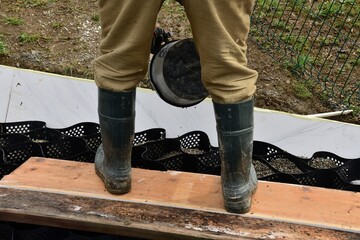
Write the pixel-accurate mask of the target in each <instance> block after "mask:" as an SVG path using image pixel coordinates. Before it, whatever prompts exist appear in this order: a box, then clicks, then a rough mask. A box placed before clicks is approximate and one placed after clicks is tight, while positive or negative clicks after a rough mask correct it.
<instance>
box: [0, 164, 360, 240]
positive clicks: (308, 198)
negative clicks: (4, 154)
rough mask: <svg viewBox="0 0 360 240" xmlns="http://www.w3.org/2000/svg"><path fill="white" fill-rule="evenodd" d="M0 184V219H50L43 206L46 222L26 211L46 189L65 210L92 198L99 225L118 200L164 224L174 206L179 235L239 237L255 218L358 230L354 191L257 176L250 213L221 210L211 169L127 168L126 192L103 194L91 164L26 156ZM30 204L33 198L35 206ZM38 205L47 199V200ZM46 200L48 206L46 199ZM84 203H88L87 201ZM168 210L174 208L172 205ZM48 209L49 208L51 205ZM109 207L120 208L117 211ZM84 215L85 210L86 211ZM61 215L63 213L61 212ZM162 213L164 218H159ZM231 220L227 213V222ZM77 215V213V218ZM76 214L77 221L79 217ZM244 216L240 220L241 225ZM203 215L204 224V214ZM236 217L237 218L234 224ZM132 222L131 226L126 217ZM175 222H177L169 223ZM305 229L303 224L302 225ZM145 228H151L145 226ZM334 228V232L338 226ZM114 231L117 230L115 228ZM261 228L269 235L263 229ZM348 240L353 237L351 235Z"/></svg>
mask: <svg viewBox="0 0 360 240" xmlns="http://www.w3.org/2000/svg"><path fill="white" fill-rule="evenodd" d="M0 190H1V191H0V220H1V219H2V220H11V218H14V220H16V221H21V220H20V219H21V218H20V217H22V218H24V217H25V219H26V216H27V218H29V219H32V220H33V219H34V218H35V219H37V221H40V222H41V223H43V224H46V223H48V224H50V223H49V220H48V219H51V216H49V214H47V213H45V212H44V215H45V216H46V219H47V221H44V217H41V213H42V211H41V210H40V209H38V212H33V213H32V214H27V212H29V211H30V212H31V211H35V209H37V208H36V207H38V208H40V206H43V205H41V199H39V196H43V197H44V196H45V195H46V196H47V197H49V196H50V195H51V196H53V195H57V197H56V201H58V199H61V198H67V199H70V198H73V199H75V200H72V201H74V202H73V204H72V205H71V206H67V207H65V208H70V209H67V214H70V213H72V214H74V213H76V211H75V210H76V209H79V210H80V209H84V206H83V205H77V204H76V199H87V202H89V201H90V200H89V199H91V202H93V203H94V205H92V206H93V208H94V210H93V211H90V210H91V209H88V211H87V213H89V212H93V213H94V214H93V215H97V217H101V216H102V217H103V218H104V219H105V220H106V224H105V225H106V226H108V227H107V228H109V227H110V226H117V227H119V226H118V225H116V223H112V224H111V223H110V222H112V221H111V219H109V217H107V216H109V214H110V215H111V216H113V217H114V219H116V217H120V216H117V215H116V214H115V215H114V212H112V211H111V210H114V209H115V206H117V205H119V204H120V205H121V208H122V209H124V207H123V205H133V206H132V207H131V208H127V209H128V211H129V212H131V211H134V209H133V208H134V205H136V207H135V208H136V209H137V211H139V208H144V209H142V210H144V211H145V209H146V208H148V207H150V208H156V209H157V210H155V211H160V210H161V209H162V210H164V209H165V210H166V211H165V212H166V213H164V214H168V215H167V216H164V217H163V218H164V219H167V220H166V223H169V221H170V220H169V213H171V212H172V211H173V214H170V216H171V215H172V217H174V218H175V220H173V221H175V222H177V221H180V219H181V220H183V221H184V222H185V223H184V224H185V225H183V229H182V231H183V232H182V234H180V233H179V229H178V228H175V229H172V230H171V231H170V234H171V233H172V234H173V235H174V234H175V233H176V234H177V236H182V237H183V236H196V234H200V235H201V236H202V234H205V235H206V234H209V233H212V234H215V235H218V236H222V237H225V236H227V237H229V236H234V234H236V236H238V237H239V236H242V235H241V234H244V233H247V237H249V236H258V237H259V234H260V232H261V231H260V229H259V224H260V223H261V224H262V226H267V227H265V229H266V230H268V231H270V230H269V228H270V226H273V227H274V226H275V225H276V224H280V225H281V226H280V225H277V226H278V227H276V228H275V229H279V228H280V229H282V231H280V232H281V234H295V233H296V231H294V226H297V227H299V226H301V227H300V228H299V231H300V232H302V234H305V232H311V233H313V234H316V233H317V234H319V233H320V232H321V233H322V234H321V235H323V236H328V235H326V234H325V233H326V231H330V232H331V231H332V230H330V229H334V230H339V231H340V232H342V234H343V233H344V232H355V233H360V194H359V193H354V192H348V191H338V190H330V189H323V188H316V187H305V186H299V185H290V184H281V183H270V182H261V181H260V182H259V186H258V190H257V192H256V194H255V196H254V199H253V205H252V209H251V211H250V213H248V214H243V215H237V214H228V213H226V212H225V210H224V208H223V201H222V195H221V188H220V177H218V176H210V175H203V174H193V173H184V172H159V171H150V170H143V169H133V188H132V191H131V192H130V193H128V194H125V195H121V196H116V195H112V194H109V193H108V192H107V191H106V190H105V188H104V186H103V183H102V182H101V180H100V179H99V178H98V177H97V176H96V174H95V171H94V166H93V164H89V163H79V162H71V161H63V160H54V159H45V158H31V159H29V160H28V161H27V162H26V163H24V164H23V165H22V166H20V167H19V168H18V169H17V170H15V171H14V172H13V173H11V174H10V175H8V176H5V177H4V178H3V179H2V180H1V181H0ZM15 192H16V195H14V196H15V197H14V201H13V204H15V205H16V203H15V202H18V206H13V207H11V206H12V203H11V202H9V201H3V200H4V199H8V197H9V196H11V194H14V193H15ZM40 193H41V194H40ZM21 194H25V195H26V196H32V198H37V200H36V201H35V200H34V199H32V200H31V198H30V199H29V198H28V199H26V198H25V199H23V198H19V195H21ZM60 196H61V197H60ZM15 199H16V200H15ZM63 200H64V199H63ZM24 201H25V202H26V201H29V203H28V204H25V205H27V206H29V205H32V206H33V208H32V209H33V210H31V209H27V210H26V209H23V210H22V211H19V209H20V208H26V207H24V206H23V205H24ZM64 201H65V200H64ZM47 202H48V201H47ZM95 202H96V204H97V205H99V204H100V206H101V205H104V204H105V203H106V204H105V205H106V207H105V209H104V210H103V211H105V212H103V213H101V211H100V210H99V209H97V211H98V212H96V211H95V210H96V209H95V208H96V206H97V205H96V204H95ZM110 203H111V204H110ZM36 204H40V205H39V206H35V205H36ZM43 204H44V205H46V202H44V203H43ZM79 204H80V203H79ZM82 204H84V203H82ZM108 204H110V205H108ZM48 205H49V203H48ZM110 206H114V208H113V209H111V207H110ZM46 207H47V208H51V207H50V206H46ZM53 207H54V206H53ZM87 207H89V204H88V203H87ZM119 207H120V206H119ZM97 208H99V207H97ZM11 209H12V210H11ZM169 209H176V211H175V210H169ZM65 210H66V209H65ZM52 211H55V210H54V209H52ZM114 211H115V210H114ZM152 211H154V209H152V210H151V211H150V212H152ZM20 212H21V214H20ZM69 212H70V213H69ZM81 212H82V211H81ZM115 212H116V213H117V214H120V213H118V212H117V211H115ZM145 212H146V211H145ZM150 212H149V213H148V214H147V215H148V216H151V214H150ZM160 212H161V211H160ZM178 212H181V216H179V215H178V214H177V213H178ZM10 213H11V214H10ZM82 213H83V212H82ZM95 213H96V214H95ZM194 213H197V215H198V216H200V215H201V214H203V215H204V217H206V218H210V219H212V218H214V220H212V221H210V222H211V224H214V228H213V231H212V230H211V226H207V227H206V228H205V229H206V231H204V227H205V226H206V225H204V223H202V224H198V223H199V221H200V222H201V221H204V219H203V220H199V219H198V221H196V222H192V221H193V220H192V219H190V218H189V219H188V220H184V218H187V216H189V217H190V216H192V215H194ZM200 213H201V214H200ZM54 214H55V213H54ZM56 214H57V215H56ZM56 214H55V215H56V216H61V214H60V213H59V212H57V213H56ZM122 214H125V213H122ZM128 214H129V213H128ZM143 214H145V213H143ZM143 214H140V215H143ZM152 214H154V213H152ZM184 214H185V215H184ZM50 215H51V214H50ZM88 215H89V214H88ZM125 215H126V214H125ZM182 215H184V216H182ZM90 216H92V215H91V214H90ZM211 216H212V217H211ZM214 216H217V217H214ZM63 217H64V219H66V214H65V215H64V216H63ZM77 217H80V216H77ZM82 217H83V218H84V217H85V218H86V219H89V216H85V215H84V216H82ZM122 217H123V216H122ZM56 218H58V217H56ZM56 218H55V219H56ZM143 218H144V219H145V218H146V219H147V217H144V216H143ZM170 218H171V217H170ZM227 218H234V219H236V220H237V222H228V226H227V225H226V224H224V225H221V227H219V225H217V224H219V222H220V219H227ZM53 219H54V216H53ZM64 219H62V220H61V221H60V220H59V219H58V222H57V221H55V220H54V221H55V222H54V221H53V222H52V223H51V224H52V225H56V226H59V225H58V224H59V222H61V223H62V224H63V225H64V224H65V225H67V224H66V223H65V222H64V221H65V220H64ZM164 219H163V221H165V220H164ZM216 219H218V220H216ZM234 219H232V220H231V219H228V220H229V221H233V220H234ZM75 220H76V219H73V221H75ZM155 220H156V221H155ZM77 221H80V220H79V219H77ZM81 221H84V219H82V220H81ZM81 221H80V222H81ZM132 221H134V220H132ZM159 221H160V220H159V216H157V217H155V216H154V222H156V223H157V224H158V223H159ZM186 221H187V223H186ZM244 221H245V222H247V223H246V224H245V225H244ZM75 222H76V221H75ZM115 222H116V221H115ZM150 222H151V221H150ZM160 222H161V221H160ZM170 222H171V221H170ZM207 222H208V224H209V221H207ZM147 223H149V221H147ZM215 223H216V224H215ZM225 223H226V222H225ZM239 223H241V224H242V225H241V226H239ZM270 223H272V224H270ZM97 224H98V225H95V223H94V222H91V221H88V222H87V224H86V226H90V225H91V226H92V229H94V231H95V230H97V228H96V227H95V226H99V223H97ZM114 224H115V225H114ZM142 224H143V223H142ZM154 224H155V223H154ZM211 224H210V225H211ZM251 224H255V225H256V226H257V228H256V227H255V228H254V227H253V226H252V227H249V228H246V226H250V225H251ZM261 224H260V225H261ZM274 224H275V225H274ZM80 225H81V224H80ZM105 225H104V224H102V225H101V226H102V228H101V229H103V230H104V227H105ZM150 225H151V224H150ZM166 225H168V224H166ZM75 226H76V224H75ZM84 226H85V225H84ZM133 226H135V225H134V224H133ZM174 226H176V224H175V225H174ZM215 226H216V228H215ZM244 226H245V227H244ZM311 226H312V227H311ZM123 227H124V226H123ZM138 227H139V226H138ZM227 227H229V228H227ZM273 227H271V228H273ZM105 228H106V227H105ZM139 228H140V229H143V231H139V232H140V233H141V234H144V233H145V232H146V231H145V230H144V229H145V228H141V227H139ZM127 229H128V230H127V231H125V235H131V236H134V235H135V236H138V235H137V234H135V233H134V231H133V229H132V230H131V231H129V227H128V228H127ZM214 229H215V230H214ZM219 229H221V230H219ZM301 229H302V231H301ZM304 229H307V230H306V231H304ZM108 230H109V229H108ZM138 230H139V229H138ZM167 230H169V229H167ZM167 230H164V229H163V230H161V231H160V230H159V231H158V232H163V233H166V234H169V232H168V231H167ZM176 230H177V231H176ZM98 231H102V230H98ZM144 231H145V232H144ZM147 231H150V230H149V229H147ZM259 231H260V232H259ZM263 231H264V230H262V232H261V234H264V232H263ZM324 231H325V232H324ZM339 231H334V232H336V233H339ZM113 232H114V230H113ZM150 232H151V231H150ZM192 232H194V233H192ZM114 233H117V234H119V233H118V232H116V231H115V232H114ZM185 233H186V234H185ZM195 233H196V234H195ZM147 234H149V232H147ZM153 234H154V233H153ZM176 234H175V235H176ZM251 234H252V235H251ZM267 234H269V232H268V233H267ZM277 234H280V233H277ZM296 234H300V233H296ZM324 234H325V235H324ZM331 234H332V232H331ZM331 234H330V235H331ZM200 235H198V236H200ZM205 235H204V236H205ZM319 235H320V234H319ZM167 236H168V235H167ZM307 236H308V235H307ZM333 236H336V238H334V239H340V238H339V236H338V235H333ZM356 236H357V237H359V238H360V236H359V235H358V234H356ZM157 237H159V236H157ZM293 237H294V238H293V239H305V238H304V237H305V236H301V237H302V238H295V236H293ZM311 237H312V239H313V237H314V236H313V235H311ZM220 239H225V238H220ZM325 239H330V238H325ZM341 239H343V238H341ZM344 239H347V238H344ZM351 239H354V238H353V236H352V238H351Z"/></svg>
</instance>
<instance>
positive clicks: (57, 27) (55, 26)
mask: <svg viewBox="0 0 360 240" xmlns="http://www.w3.org/2000/svg"><path fill="white" fill-rule="evenodd" d="M51 26H52V28H54V29H59V28H62V27H63V24H62V23H61V22H52V23H51Z"/></svg>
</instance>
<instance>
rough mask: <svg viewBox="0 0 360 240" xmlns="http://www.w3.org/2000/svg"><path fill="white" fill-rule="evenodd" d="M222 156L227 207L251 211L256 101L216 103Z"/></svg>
mask: <svg viewBox="0 0 360 240" xmlns="http://www.w3.org/2000/svg"><path fill="white" fill-rule="evenodd" d="M213 105H214V111H215V117H216V126H217V134H218V142H219V151H220V159H221V185H222V191H223V198H224V204H225V209H226V211H228V212H232V213H246V212H248V211H249V210H250V206H251V199H252V195H253V194H254V193H255V191H256V188H257V182H258V180H257V176H256V172H255V169H254V166H253V164H252V148H253V122H254V117H253V115H254V103H253V100H252V99H251V100H247V101H244V102H240V103H234V104H218V103H215V102H214V103H213Z"/></svg>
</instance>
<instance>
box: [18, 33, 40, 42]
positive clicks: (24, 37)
mask: <svg viewBox="0 0 360 240" xmlns="http://www.w3.org/2000/svg"><path fill="white" fill-rule="evenodd" d="M18 39H19V41H20V42H21V43H34V42H37V41H38V40H39V39H40V35H38V34H28V33H21V34H20V35H19V37H18Z"/></svg>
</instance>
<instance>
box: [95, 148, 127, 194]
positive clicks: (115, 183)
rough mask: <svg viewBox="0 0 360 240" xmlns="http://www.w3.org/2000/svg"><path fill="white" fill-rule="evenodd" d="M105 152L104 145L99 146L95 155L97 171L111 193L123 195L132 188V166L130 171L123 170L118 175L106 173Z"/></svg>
mask: <svg viewBox="0 0 360 240" xmlns="http://www.w3.org/2000/svg"><path fill="white" fill-rule="evenodd" d="M103 163H104V152H103V149H102V146H100V147H99V149H98V151H97V152H96V156H95V172H96V174H97V175H98V176H99V177H100V178H101V179H102V181H103V182H104V185H105V188H106V190H107V191H108V192H109V193H111V194H116V195H121V194H126V193H128V192H130V190H131V167H130V171H129V170H126V171H121V172H119V173H118V174H117V176H113V175H110V174H104V168H103Z"/></svg>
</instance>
